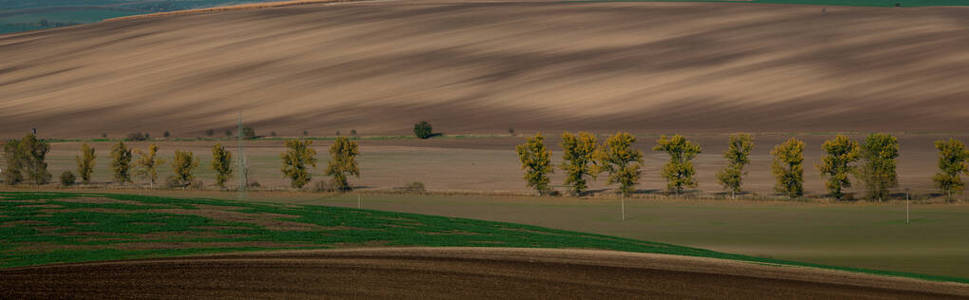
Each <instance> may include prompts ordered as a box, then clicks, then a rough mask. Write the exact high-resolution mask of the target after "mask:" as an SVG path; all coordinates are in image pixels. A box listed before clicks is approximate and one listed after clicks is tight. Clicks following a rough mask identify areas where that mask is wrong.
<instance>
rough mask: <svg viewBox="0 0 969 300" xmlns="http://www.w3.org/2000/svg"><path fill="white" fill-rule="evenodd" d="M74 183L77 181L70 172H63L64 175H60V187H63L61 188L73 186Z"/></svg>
mask: <svg viewBox="0 0 969 300" xmlns="http://www.w3.org/2000/svg"><path fill="white" fill-rule="evenodd" d="M76 181H77V178H76V177H74V173H73V172H71V171H64V173H61V185H63V186H72V185H74V182H76Z"/></svg>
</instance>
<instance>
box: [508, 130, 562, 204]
mask: <svg viewBox="0 0 969 300" xmlns="http://www.w3.org/2000/svg"><path fill="white" fill-rule="evenodd" d="M515 149H516V150H518V159H519V160H520V161H521V163H522V170H525V182H526V183H527V185H528V186H529V187H531V188H534V189H535V190H536V191H538V194H539V195H543V196H544V195H548V194H549V192H551V189H550V188H549V186H548V184H549V178H548V174H551V173H552V172H554V170H553V169H552V159H551V157H552V152H550V151H548V149H547V148H545V137H543V136H542V134H541V133H538V134H535V136H534V137H532V138H529V139H528V140H527V141H526V142H525V143H524V144H521V145H518V146H516V147H515Z"/></svg>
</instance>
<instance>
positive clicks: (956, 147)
mask: <svg viewBox="0 0 969 300" xmlns="http://www.w3.org/2000/svg"><path fill="white" fill-rule="evenodd" d="M935 148H936V149H938V150H939V173H936V174H935V176H934V177H933V178H932V180H933V181H935V186H936V187H938V188H939V189H940V190H942V193H943V194H945V195H946V200H947V201H952V194H953V193H957V192H959V191H962V189H963V188H965V184H964V183H963V182H962V178H961V177H960V176H959V175H962V174H969V150H966V145H964V144H963V143H962V142H960V141H957V140H955V139H951V138H950V139H949V140H948V141H936V142H935Z"/></svg>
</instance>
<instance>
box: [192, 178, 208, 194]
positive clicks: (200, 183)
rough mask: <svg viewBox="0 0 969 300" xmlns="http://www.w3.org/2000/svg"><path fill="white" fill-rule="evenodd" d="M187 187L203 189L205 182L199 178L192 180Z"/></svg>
mask: <svg viewBox="0 0 969 300" xmlns="http://www.w3.org/2000/svg"><path fill="white" fill-rule="evenodd" d="M189 188H191V189H193V190H199V191H201V190H204V189H205V182H203V181H202V180H201V179H200V180H196V181H192V184H190V185H189Z"/></svg>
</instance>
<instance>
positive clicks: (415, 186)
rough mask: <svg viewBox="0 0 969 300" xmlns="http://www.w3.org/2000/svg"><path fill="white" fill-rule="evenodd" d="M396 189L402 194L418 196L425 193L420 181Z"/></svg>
mask: <svg viewBox="0 0 969 300" xmlns="http://www.w3.org/2000/svg"><path fill="white" fill-rule="evenodd" d="M396 189H397V190H398V191H401V192H404V193H418V194H419V193H424V192H426V191H427V189H425V188H424V183H423V182H420V181H414V182H411V183H408V184H406V185H404V186H402V187H399V188H396Z"/></svg>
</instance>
